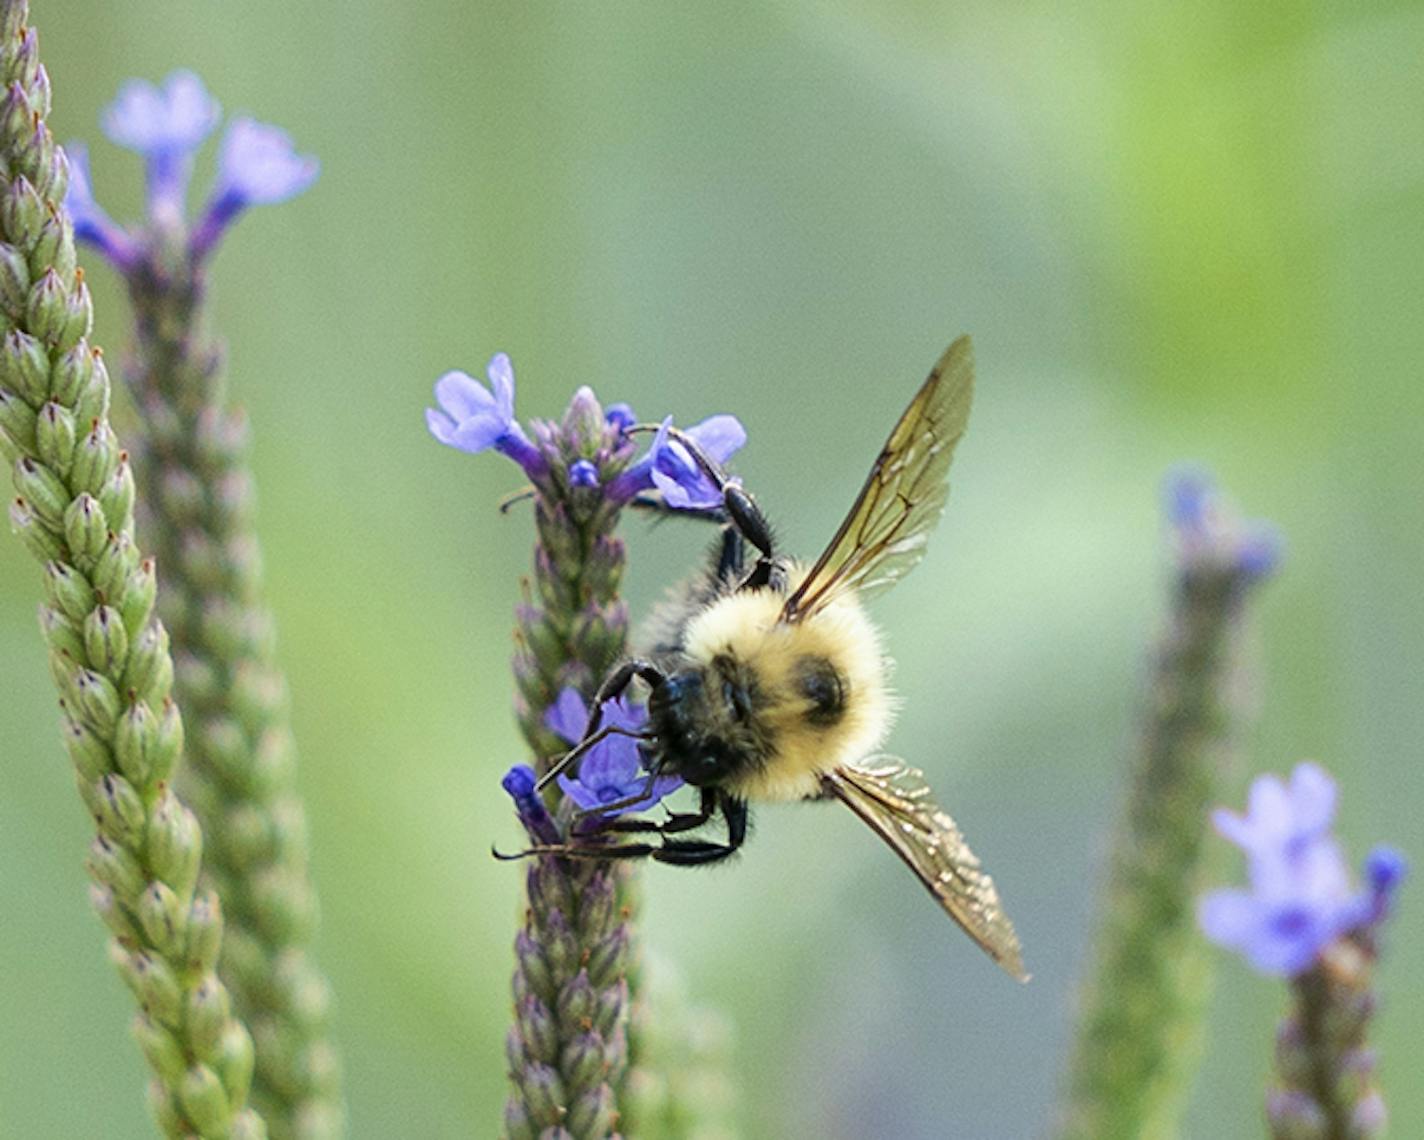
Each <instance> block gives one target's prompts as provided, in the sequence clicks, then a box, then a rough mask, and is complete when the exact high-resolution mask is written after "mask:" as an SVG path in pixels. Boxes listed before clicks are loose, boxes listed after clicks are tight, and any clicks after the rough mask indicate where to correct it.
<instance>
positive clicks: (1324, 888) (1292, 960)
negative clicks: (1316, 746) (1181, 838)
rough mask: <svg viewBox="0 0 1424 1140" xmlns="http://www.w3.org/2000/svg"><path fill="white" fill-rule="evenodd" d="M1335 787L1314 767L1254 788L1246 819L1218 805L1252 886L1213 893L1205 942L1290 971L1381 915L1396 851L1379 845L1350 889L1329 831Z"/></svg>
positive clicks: (1397, 874) (1205, 910)
mask: <svg viewBox="0 0 1424 1140" xmlns="http://www.w3.org/2000/svg"><path fill="white" fill-rule="evenodd" d="M1335 804H1336V787H1335V781H1334V780H1333V779H1332V778H1331V777H1330V775H1329V774H1328V773H1327V772H1326V771H1325V770H1324V769H1323V768H1321V767H1319V766H1318V765H1316V764H1308V763H1307V764H1300V765H1297V767H1296V769H1295V771H1294V772H1293V773H1292V774H1291V778H1290V782H1289V784H1287V783H1286V782H1285V781H1284V780H1282V779H1281V778H1280V777H1279V776H1274V775H1266V776H1261V777H1259V778H1258V779H1257V780H1256V781H1255V782H1254V783H1253V784H1252V785H1251V793H1250V799H1249V803H1248V807H1247V812H1246V814H1245V815H1244V816H1241V815H1237V814H1236V813H1234V812H1230V811H1225V810H1218V811H1215V812H1213V813H1212V823H1213V824H1214V825H1215V827H1216V830H1217V832H1218V833H1219V834H1221V835H1222V836H1223V837H1224V838H1226V839H1228V840H1230V841H1231V842H1232V843H1234V844H1236V846H1238V847H1240V848H1241V850H1242V851H1244V852H1245V853H1246V860H1247V863H1246V866H1247V876H1248V879H1249V881H1250V888H1249V889H1247V890H1240V889H1230V890H1219V891H1213V892H1211V893H1210V894H1208V895H1207V896H1206V897H1205V898H1204V899H1203V900H1202V902H1201V907H1200V910H1199V913H1198V918H1199V920H1200V922H1201V926H1202V929H1203V930H1204V931H1205V932H1206V934H1207V937H1209V938H1210V939H1211V940H1212V941H1214V942H1216V943H1218V944H1220V945H1222V946H1226V947H1228V948H1230V949H1232V950H1237V951H1239V952H1241V953H1242V954H1244V955H1245V956H1246V957H1247V959H1249V960H1250V962H1251V964H1252V965H1253V966H1255V967H1256V969H1258V970H1260V971H1261V972H1262V973H1266V974H1276V975H1281V976H1285V977H1294V976H1296V975H1297V974H1300V973H1303V972H1304V971H1305V970H1307V969H1309V968H1310V966H1311V965H1312V964H1313V963H1314V962H1315V960H1316V958H1317V957H1318V956H1319V955H1320V953H1321V951H1322V950H1324V949H1325V948H1326V947H1327V946H1329V945H1330V944H1331V943H1332V942H1334V941H1335V940H1336V939H1338V938H1341V937H1343V936H1345V935H1347V934H1350V933H1352V932H1353V931H1356V930H1358V929H1360V928H1362V927H1365V926H1367V925H1371V924H1374V923H1377V922H1380V921H1381V920H1383V918H1384V917H1385V916H1386V915H1387V914H1388V912H1389V909H1390V906H1391V903H1392V900H1393V897H1394V894H1395V891H1396V890H1397V889H1398V887H1399V884H1400V882H1402V881H1403V878H1404V875H1405V870H1406V864H1405V861H1404V858H1403V856H1401V855H1400V854H1399V853H1398V852H1396V851H1394V850H1392V849H1391V848H1387V847H1378V848H1376V849H1375V850H1374V851H1372V852H1371V853H1370V856H1369V858H1368V859H1367V860H1366V862H1365V878H1366V881H1367V886H1366V887H1365V888H1364V889H1359V888H1357V887H1356V886H1355V885H1354V884H1353V882H1352V880H1351V876H1350V873H1349V870H1348V868H1347V867H1346V864H1345V857H1344V854H1343V852H1342V851H1341V848H1340V844H1339V841H1338V840H1336V839H1335V837H1334V835H1332V834H1331V831H1330V827H1331V824H1332V822H1333V821H1334V818H1335Z"/></svg>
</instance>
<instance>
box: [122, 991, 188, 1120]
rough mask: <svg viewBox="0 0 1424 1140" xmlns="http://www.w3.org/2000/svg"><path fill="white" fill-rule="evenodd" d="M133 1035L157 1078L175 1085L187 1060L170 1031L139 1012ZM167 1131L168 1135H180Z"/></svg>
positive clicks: (186, 1065)
mask: <svg viewBox="0 0 1424 1140" xmlns="http://www.w3.org/2000/svg"><path fill="white" fill-rule="evenodd" d="M133 1036H134V1040H135V1041H137V1042H138V1047H139V1049H140V1050H142V1051H143V1055H144V1058H145V1059H146V1060H147V1061H148V1063H149V1065H151V1066H152V1067H153V1071H154V1072H155V1073H157V1074H158V1079H159V1080H160V1081H163V1082H164V1083H165V1084H169V1085H176V1084H177V1083H178V1082H179V1080H181V1079H182V1077H183V1072H184V1070H185V1069H186V1068H187V1067H188V1063H187V1061H186V1060H185V1059H184V1057H183V1049H182V1047H181V1046H180V1045H179V1044H178V1042H177V1041H176V1040H175V1039H174V1037H173V1034H172V1033H170V1032H169V1031H168V1030H167V1029H165V1028H164V1027H163V1026H161V1025H159V1024H158V1023H157V1022H156V1021H154V1019H153V1018H151V1017H149V1016H147V1015H146V1014H144V1013H140V1014H139V1015H138V1016H137V1017H135V1018H134V1021H133ZM180 1134H181V1127H180V1131H179V1132H177V1133H169V1135H180Z"/></svg>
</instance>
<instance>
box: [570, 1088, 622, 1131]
mask: <svg viewBox="0 0 1424 1140" xmlns="http://www.w3.org/2000/svg"><path fill="white" fill-rule="evenodd" d="M617 1115H618V1113H617V1111H616V1109H615V1108H614V1106H613V1090H612V1089H611V1088H610V1087H609V1086H608V1085H607V1083H603V1084H598V1085H595V1086H594V1087H593V1088H591V1089H589V1090H588V1091H586V1092H585V1093H583V1094H582V1095H581V1096H580V1097H579V1098H578V1099H577V1100H576V1101H574V1102H573V1104H571V1105H569V1115H568V1119H567V1121H566V1122H565V1128H567V1129H568V1131H569V1133H570V1134H571V1135H573V1136H607V1135H608V1134H609V1133H610V1132H612V1131H613V1122H614V1120H615V1119H616V1118H617Z"/></svg>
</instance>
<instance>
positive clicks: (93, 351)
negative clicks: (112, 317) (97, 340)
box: [60, 343, 111, 424]
mask: <svg viewBox="0 0 1424 1140" xmlns="http://www.w3.org/2000/svg"><path fill="white" fill-rule="evenodd" d="M71 354H75V355H80V356H87V357H88V358H89V360H90V362H91V365H92V367H91V368H90V369H89V372H88V377H87V379H86V380H85V382H84V384H83V386H82V387H81V388H80V389H79V391H78V393H77V395H76V396H75V399H74V400H73V401H69V400H66V401H65V403H67V404H72V406H73V408H74V418H75V419H76V420H77V421H78V422H79V423H81V424H93V423H94V421H95V420H104V421H107V420H108V418H109V392H110V390H111V389H110V385H109V368H108V365H106V364H105V363H104V354H103V353H102V352H101V351H99V349H97V348H90V347H89V346H88V345H87V344H86V343H80V344H76V345H75V346H74V347H73V348H71V349H70V350H69V352H67V353H65V354H64V356H61V357H60V364H61V365H62V364H63V362H64V361H65V359H66V358H68V357H69V356H70V355H71Z"/></svg>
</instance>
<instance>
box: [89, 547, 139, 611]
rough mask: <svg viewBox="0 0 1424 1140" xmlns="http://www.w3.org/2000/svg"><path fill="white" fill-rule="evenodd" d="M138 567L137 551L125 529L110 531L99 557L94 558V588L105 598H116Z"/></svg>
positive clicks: (119, 596) (121, 594) (120, 594)
mask: <svg viewBox="0 0 1424 1140" xmlns="http://www.w3.org/2000/svg"><path fill="white" fill-rule="evenodd" d="M137 569H138V551H137V550H135V549H134V544H133V539H132V538H130V537H129V535H128V533H127V532H125V531H117V532H112V533H110V535H109V540H108V541H107V542H106V543H104V549H103V550H101V551H100V552H99V557H98V558H96V559H94V569H93V571H92V572H91V575H90V576H91V577H92V579H93V582H94V589H96V590H98V591H99V592H100V593H102V594H103V595H104V597H105V598H111V599H114V600H118V599H119V598H121V597H122V596H123V590H124V586H125V585H126V584H127V583H128V580H129V578H130V576H131V575H132V574H133V572H134V571H135V570H137Z"/></svg>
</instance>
